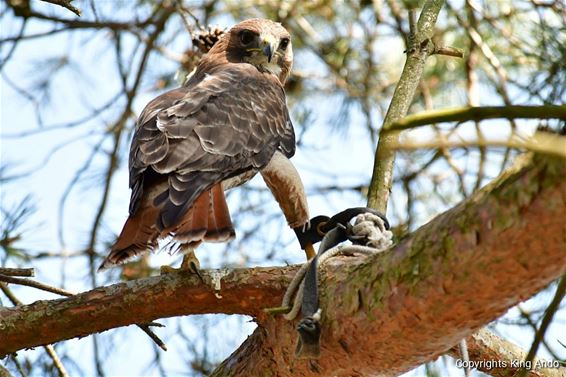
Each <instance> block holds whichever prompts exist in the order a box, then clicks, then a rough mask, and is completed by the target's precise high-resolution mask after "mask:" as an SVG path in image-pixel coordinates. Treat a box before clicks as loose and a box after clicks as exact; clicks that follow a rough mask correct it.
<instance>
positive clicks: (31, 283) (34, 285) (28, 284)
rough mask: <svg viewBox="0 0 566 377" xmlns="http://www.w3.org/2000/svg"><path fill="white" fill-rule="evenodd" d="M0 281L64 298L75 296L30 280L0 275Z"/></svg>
mask: <svg viewBox="0 0 566 377" xmlns="http://www.w3.org/2000/svg"><path fill="white" fill-rule="evenodd" d="M0 281H3V282H5V283H10V284H18V285H25V286H26V287H32V288H36V289H40V290H42V291H46V292H51V293H55V294H58V295H61V296H66V297H70V296H74V295H75V294H74V293H71V292H69V291H66V290H64V289H62V288H57V287H52V286H50V285H47V284H43V283H40V282H38V281H35V280H31V279H25V278H17V277H12V276H7V275H3V274H0Z"/></svg>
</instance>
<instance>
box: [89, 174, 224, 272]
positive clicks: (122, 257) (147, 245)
mask: <svg viewBox="0 0 566 377" xmlns="http://www.w3.org/2000/svg"><path fill="white" fill-rule="evenodd" d="M159 212H160V209H159V208H157V207H155V206H153V205H150V206H147V207H143V208H139V209H138V211H137V213H136V214H135V215H134V216H130V217H129V218H128V220H127V221H126V223H125V224H124V228H123V229H122V232H121V233H120V236H118V239H117V240H116V243H115V244H114V246H112V249H111V250H110V254H108V256H107V257H106V259H104V261H103V262H102V264H101V265H100V267H99V271H100V270H104V269H107V268H110V267H114V266H116V265H119V264H122V263H125V262H127V261H128V260H130V259H131V258H133V257H135V256H136V255H140V254H143V253H145V252H148V251H152V250H153V249H155V247H157V241H158V239H160V238H163V237H166V236H167V235H172V236H173V241H177V242H179V243H182V244H187V245H188V246H189V247H196V246H198V245H199V244H200V243H201V242H202V241H207V242H225V241H228V240H230V239H232V238H234V236H235V232H234V228H233V227H232V220H231V219H230V212H229V210H228V205H227V204H226V198H225V196H224V191H223V190H222V184H221V183H218V184H216V185H215V186H213V187H212V188H211V189H210V190H207V191H205V192H203V193H202V194H201V195H200V196H199V197H198V198H197V199H196V200H195V202H194V203H193V205H192V206H191V207H190V209H189V210H188V211H187V213H186V214H185V215H184V216H183V217H182V218H181V220H180V221H179V222H178V223H177V224H174V225H172V226H171V227H169V228H167V229H165V230H163V231H161V232H160V231H159V230H158V228H157V225H156V224H157V220H158V216H159Z"/></svg>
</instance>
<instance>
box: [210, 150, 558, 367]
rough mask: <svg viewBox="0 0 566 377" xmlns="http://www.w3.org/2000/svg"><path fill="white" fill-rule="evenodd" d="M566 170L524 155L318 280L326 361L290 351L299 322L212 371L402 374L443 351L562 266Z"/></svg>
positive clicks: (269, 326) (251, 343) (250, 344)
mask: <svg viewBox="0 0 566 377" xmlns="http://www.w3.org/2000/svg"><path fill="white" fill-rule="evenodd" d="M565 174H566V164H564V160H561V159H552V158H536V159H534V160H530V159H527V158H525V159H522V161H520V162H519V163H518V164H517V165H515V166H514V167H513V168H512V169H510V170H508V171H507V172H506V173H504V174H503V175H502V176H501V177H499V178H498V179H497V180H495V181H494V182H493V183H491V184H490V185H488V186H487V187H485V188H484V189H482V190H480V191H479V192H478V193H476V194H475V195H473V196H472V197H470V198H469V199H468V200H466V201H465V202H463V203H462V204H460V205H459V206H457V207H455V208H453V209H452V210H450V211H448V212H446V213H444V214H442V215H440V216H438V217H436V218H435V219H434V220H433V221H431V222H430V223H428V224H426V225H425V226H423V227H421V228H420V229H419V230H418V231H416V232H415V233H413V234H412V235H411V236H409V237H407V238H406V239H404V240H403V241H402V242H401V243H400V244H399V245H398V246H397V247H395V248H394V249H393V250H392V251H391V252H389V253H384V254H383V255H379V256H376V257H375V258H371V259H370V260H368V261H365V262H362V261H359V260H352V261H351V262H350V263H349V264H347V263H345V262H344V260H341V261H340V262H335V264H334V266H333V267H330V268H329V270H328V271H327V274H326V275H325V276H324V277H323V279H322V283H321V285H322V287H323V289H322V298H321V307H322V308H326V312H324V313H323V319H322V323H323V336H322V342H321V345H322V347H323V350H322V356H321V358H320V359H319V360H316V361H310V362H309V361H302V360H297V359H295V358H294V356H293V346H294V342H295V339H296V334H295V332H294V329H293V324H287V325H282V323H281V321H277V320H275V319H268V320H267V321H265V322H264V323H262V325H263V326H262V327H260V328H258V329H257V330H256V331H255V333H254V334H253V335H252V336H251V337H250V338H248V340H246V342H244V344H243V345H242V346H241V347H240V349H238V350H237V351H236V352H235V353H234V354H232V355H231V356H230V358H229V359H228V360H226V361H225V362H224V363H223V364H222V365H221V366H220V367H219V369H218V370H217V371H216V374H215V375H217V376H246V375H248V376H249V375H258V374H261V373H259V372H258V371H262V372H265V371H275V372H273V375H278V376H308V375H314V374H318V373H320V375H338V376H350V375H382V374H383V375H397V374H400V373H402V372H406V371H408V370H410V369H412V368H414V367H416V366H418V365H420V364H422V363H424V362H426V361H430V360H433V359H434V358H435V357H437V356H439V355H441V354H443V353H445V352H446V351H447V350H448V349H450V348H451V347H452V346H453V345H455V344H457V343H458V341H459V340H460V339H462V338H463V337H466V336H469V335H471V334H472V333H473V332H474V331H476V330H477V329H479V328H481V327H482V326H483V325H485V324H487V323H489V322H491V321H492V320H494V319H495V318H497V317H498V316H500V315H501V314H503V313H504V312H505V311H506V310H507V309H508V308H509V307H511V306H513V305H515V304H516V303H518V302H519V301H522V300H524V299H526V298H528V297H529V296H531V295H533V294H534V293H536V292H537V291H539V290H540V289H542V288H543V287H544V286H546V285H547V284H548V283H550V282H551V281H552V280H554V279H556V278H557V277H559V276H560V275H561V274H562V272H563V271H564V270H565V269H566V253H565V252H564V250H566V237H565V236H564V235H565V234H566V223H565V222H564V221H563V218H564V216H565V215H566V180H565V179H564V175H565Z"/></svg>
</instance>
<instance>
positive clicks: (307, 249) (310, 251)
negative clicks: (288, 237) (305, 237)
mask: <svg viewBox="0 0 566 377" xmlns="http://www.w3.org/2000/svg"><path fill="white" fill-rule="evenodd" d="M305 254H306V255H307V260H311V259H312V258H314V256H315V255H316V251H314V247H313V245H312V243H311V242H309V243H308V244H307V245H306V246H305Z"/></svg>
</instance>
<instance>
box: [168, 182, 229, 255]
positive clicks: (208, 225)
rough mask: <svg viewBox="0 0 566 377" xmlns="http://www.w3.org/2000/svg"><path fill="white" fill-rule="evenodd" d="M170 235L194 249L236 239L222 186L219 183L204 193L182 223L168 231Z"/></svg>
mask: <svg viewBox="0 0 566 377" xmlns="http://www.w3.org/2000/svg"><path fill="white" fill-rule="evenodd" d="M168 233H173V234H174V235H175V237H174V239H175V240H178V241H179V242H182V243H183V244H189V246H192V247H196V246H198V244H200V243H201V242H202V241H206V242H225V241H228V240H230V239H232V238H234V236H235V232H234V228H233V227H232V220H231V219H230V212H229V210H228V205H227V204H226V198H225V197H224V191H223V190H222V184H221V183H218V184H216V185H214V186H213V187H212V188H211V189H210V190H208V191H205V192H203V193H202V194H201V195H200V196H199V197H198V198H197V200H195V202H194V204H193V205H192V206H191V209H190V210H189V211H188V212H187V214H186V215H185V216H183V218H182V219H181V221H179V223H178V224H176V225H173V226H172V227H171V228H170V229H168Z"/></svg>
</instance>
